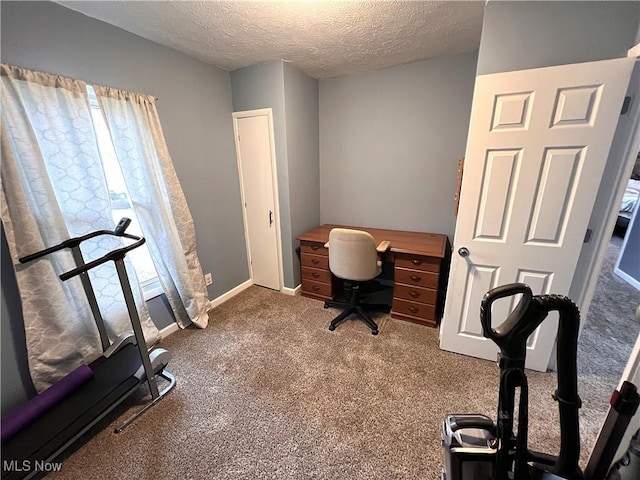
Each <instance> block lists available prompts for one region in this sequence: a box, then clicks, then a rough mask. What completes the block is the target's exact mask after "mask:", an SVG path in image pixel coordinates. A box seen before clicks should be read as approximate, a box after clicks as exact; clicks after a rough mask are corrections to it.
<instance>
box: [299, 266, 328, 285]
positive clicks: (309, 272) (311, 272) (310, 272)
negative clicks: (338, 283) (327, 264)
mask: <svg viewBox="0 0 640 480" xmlns="http://www.w3.org/2000/svg"><path fill="white" fill-rule="evenodd" d="M302 278H306V279H307V280H314V281H316V282H324V283H331V272H330V271H329V270H319V269H317V268H311V267H302Z"/></svg>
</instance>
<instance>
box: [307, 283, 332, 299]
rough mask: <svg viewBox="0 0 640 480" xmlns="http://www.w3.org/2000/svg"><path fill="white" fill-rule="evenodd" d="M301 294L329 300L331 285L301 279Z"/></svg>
mask: <svg viewBox="0 0 640 480" xmlns="http://www.w3.org/2000/svg"><path fill="white" fill-rule="evenodd" d="M302 292H303V293H309V294H312V295H315V296H318V297H323V298H327V299H330V298H331V293H332V289H331V283H321V282H315V281H313V280H309V279H307V278H303V279H302Z"/></svg>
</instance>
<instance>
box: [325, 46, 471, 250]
mask: <svg viewBox="0 0 640 480" xmlns="http://www.w3.org/2000/svg"><path fill="white" fill-rule="evenodd" d="M476 61H477V52H471V53H466V54H463V55H450V56H443V57H439V58H435V59H430V60H422V61H419V62H414V63H410V64H406V65H401V66H398V67H393V68H388V69H384V70H378V71H374V72H369V73H363V74H359V75H352V76H344V77H338V78H331V79H327V80H321V81H320V217H321V223H337V224H348V225H360V226H369V227H381V228H392V229H400V230H414V231H423V232H434V233H444V234H447V235H449V237H453V233H454V228H455V217H454V214H453V209H454V201H453V196H454V193H455V188H456V178H457V173H456V172H457V166H458V160H459V159H460V158H461V157H463V156H464V154H465V148H466V143H467V133H468V128H469V118H470V113H471V101H472V97H473V87H474V82H475V71H476Z"/></svg>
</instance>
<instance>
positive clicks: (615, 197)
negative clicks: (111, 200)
mask: <svg viewBox="0 0 640 480" xmlns="http://www.w3.org/2000/svg"><path fill="white" fill-rule="evenodd" d="M638 76H640V60H637V61H636V62H635V65H634V68H633V71H632V73H631V79H630V81H629V86H630V87H631V86H633V85H634V81H635V79H636V78H638ZM629 93H631V92H630V91H629V88H628V89H627V94H629ZM633 97H634V98H633V103H634V106H633V107H632V109H631V111H630V112H629V115H631V117H630V119H629V122H630V128H629V133H628V134H627V135H623V136H622V138H620V139H618V138H616V134H617V133H618V132H616V134H614V138H613V143H612V145H611V148H610V149H609V156H610V157H611V155H612V154H616V153H615V149H616V141H619V142H620V143H621V144H622V146H621V147H620V148H621V150H622V152H623V153H622V155H621V157H622V158H623V159H624V160H623V161H621V162H618V163H617V164H616V165H614V166H613V168H615V170H613V171H612V169H611V165H610V164H609V161H610V158H609V159H607V167H606V168H609V169H610V170H609V172H607V171H606V170H605V175H608V176H610V177H612V178H614V179H615V180H614V187H613V188H611V189H610V190H609V192H608V195H606V196H605V198H603V199H602V200H601V201H600V202H599V201H598V200H597V199H596V203H595V204H594V205H593V210H592V212H593V211H595V210H596V209H597V208H598V207H599V205H605V206H606V207H605V209H604V210H605V211H606V212H609V214H608V215H606V216H604V217H601V218H600V219H598V220H599V221H598V222H597V223H595V224H593V225H591V224H590V225H589V228H591V229H592V231H593V232H594V234H595V235H594V236H593V237H592V239H591V241H592V242H593V248H592V249H591V253H590V255H588V256H586V258H585V259H584V262H585V263H586V264H587V265H588V267H587V269H586V272H587V273H586V275H585V277H584V278H582V279H579V278H574V279H573V281H572V284H571V290H572V291H573V292H574V296H575V298H574V301H575V303H576V305H578V307H579V308H580V311H581V312H582V321H581V322H580V333H582V328H583V327H584V324H585V319H586V317H587V312H588V311H589V307H590V306H591V301H592V300H593V296H594V294H595V290H596V285H597V283H598V278H599V276H600V271H601V270H602V264H603V263H604V258H605V256H606V254H607V247H608V246H609V241H610V239H611V234H612V232H613V229H614V227H615V224H616V220H617V218H618V210H619V205H620V202H621V201H622V197H623V195H624V191H625V188H626V186H627V179H628V178H629V177H630V175H631V170H632V169H633V164H634V161H635V158H636V155H637V154H638V149H640V107H639V106H638V103H639V102H640V88H636V91H635V92H633ZM619 126H620V119H619V120H618V127H616V129H617V128H619ZM604 178H605V177H604V176H603V179H604ZM598 193H600V192H598ZM582 262H583V259H582V258H579V259H578V266H577V267H578V268H579V267H580V264H581V263H582ZM576 270H577V269H576ZM576 282H577V285H576V284H575V283H576ZM550 365H551V366H555V356H553V355H552V357H551V361H550Z"/></svg>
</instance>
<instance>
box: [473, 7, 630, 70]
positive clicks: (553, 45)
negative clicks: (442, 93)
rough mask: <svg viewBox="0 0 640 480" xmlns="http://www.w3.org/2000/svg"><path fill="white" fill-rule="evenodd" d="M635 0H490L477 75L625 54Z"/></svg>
mask: <svg viewBox="0 0 640 480" xmlns="http://www.w3.org/2000/svg"><path fill="white" fill-rule="evenodd" d="M639 10H640V3H639V2H608V1H607V2H605V1H600V2H574V1H568V2H567V1H565V2H545V1H515V2H505V1H489V2H488V3H487V6H486V9H485V14H484V23H483V28H482V39H481V41H480V52H479V55H478V75H483V74H486V73H496V72H508V71H513V70H524V69H528V68H537V67H547V66H551V65H563V64H569V63H581V62H589V61H596V60H606V59H609V58H616V57H626V55H627V50H628V49H629V48H630V47H631V46H633V44H634V37H635V35H636V33H637V31H638V18H639Z"/></svg>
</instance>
